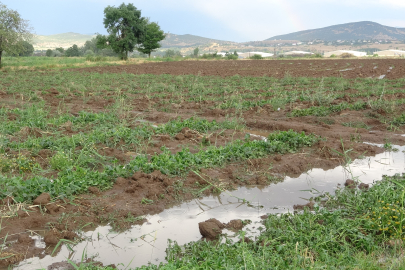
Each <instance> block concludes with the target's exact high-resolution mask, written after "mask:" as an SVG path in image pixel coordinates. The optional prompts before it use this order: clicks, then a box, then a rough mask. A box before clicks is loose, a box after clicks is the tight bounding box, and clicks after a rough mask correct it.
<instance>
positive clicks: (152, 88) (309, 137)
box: [0, 59, 405, 267]
mask: <svg viewBox="0 0 405 270" xmlns="http://www.w3.org/2000/svg"><path fill="white" fill-rule="evenodd" d="M404 74H405V61H404V60H378V59H367V60H352V59H350V60H297V61H289V60H288V61H284V60H281V61H196V62H192V61H184V62H167V63H148V64H141V65H134V66H117V67H97V68H85V69H80V70H78V69H76V70H71V71H40V72H29V71H24V72H18V73H0V80H1V81H2V84H1V85H0V121H1V124H0V127H1V130H0V143H1V152H0V155H1V156H0V169H1V172H2V175H1V179H0V189H1V193H0V196H1V198H2V206H1V207H2V226H1V231H0V237H2V240H4V241H5V242H6V243H7V244H6V246H4V247H3V248H2V249H1V257H2V258H5V259H3V260H1V261H0V266H3V267H5V266H8V265H12V264H15V263H18V262H19V261H21V260H23V259H26V258H30V257H33V256H39V257H41V256H42V257H43V256H46V255H49V254H51V253H52V252H53V251H54V249H55V246H56V245H57V244H58V242H59V241H60V239H67V240H70V241H80V235H81V231H83V230H89V229H91V228H95V227H96V226H97V225H100V224H101V225H105V224H112V226H113V227H114V228H115V229H116V230H125V229H127V228H130V227H131V226H132V225H134V224H140V223H143V222H145V221H146V220H145V218H144V216H145V215H147V214H155V213H160V212H162V211H163V210H164V209H166V208H168V207H169V206H170V205H173V204H175V203H178V202H181V201H187V200H190V199H192V198H196V197H197V198H198V197H202V196H204V195H209V194H213V193H214V194H215V193H216V194H218V193H221V192H222V191H224V190H233V189H235V188H237V187H239V186H247V185H248V186H252V185H260V186H266V185H268V184H270V183H276V182H278V181H281V180H282V179H284V177H285V176H299V175H300V174H302V173H304V172H307V171H308V170H311V169H312V168H322V169H330V168H334V167H336V166H339V165H342V164H345V163H346V162H347V159H348V158H350V159H355V158H361V157H365V156H374V155H376V154H378V153H381V152H383V151H384V150H387V149H388V150H389V149H390V147H391V146H392V145H394V144H396V145H404V144H405V137H403V136H401V134H403V133H404V125H405V114H404V113H403V112H404V111H405V80H404V79H403V77H404ZM234 75H239V76H234ZM381 75H385V77H384V78H383V79H378V78H379V77H380V76H381ZM279 131H282V133H278V132H279ZM275 134H276V135H275ZM363 142H368V143H377V144H382V145H384V146H385V149H384V148H382V147H377V146H374V145H367V144H364V143H363ZM348 150H350V151H348ZM342 184H343V183H342ZM33 235H39V236H44V241H45V243H46V244H47V245H46V247H36V246H35V244H34V240H33V239H32V238H30V237H29V236H33ZM117 263H118V262H117Z"/></svg>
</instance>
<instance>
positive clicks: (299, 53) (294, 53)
mask: <svg viewBox="0 0 405 270" xmlns="http://www.w3.org/2000/svg"><path fill="white" fill-rule="evenodd" d="M310 54H313V53H311V52H303V51H291V52H286V53H284V55H294V56H300V55H302V56H304V55H310Z"/></svg>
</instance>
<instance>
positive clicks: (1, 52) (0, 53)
mask: <svg viewBox="0 0 405 270" xmlns="http://www.w3.org/2000/svg"><path fill="white" fill-rule="evenodd" d="M2 54H3V51H0V69H1V55H2Z"/></svg>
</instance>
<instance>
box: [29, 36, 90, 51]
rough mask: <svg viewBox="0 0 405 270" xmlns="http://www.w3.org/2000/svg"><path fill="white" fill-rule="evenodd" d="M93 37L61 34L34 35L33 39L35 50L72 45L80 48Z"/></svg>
mask: <svg viewBox="0 0 405 270" xmlns="http://www.w3.org/2000/svg"><path fill="white" fill-rule="evenodd" d="M93 37H95V35H82V34H78V33H72V32H69V33H63V34H56V35H49V36H41V35H36V36H35V37H34V47H35V49H37V50H38V49H42V50H43V49H55V48H57V47H62V48H69V47H70V46H72V45H73V44H76V45H77V46H79V47H80V46H82V45H83V44H84V43H85V42H86V41H87V40H90V39H92V38H93Z"/></svg>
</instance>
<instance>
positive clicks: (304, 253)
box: [139, 175, 405, 270]
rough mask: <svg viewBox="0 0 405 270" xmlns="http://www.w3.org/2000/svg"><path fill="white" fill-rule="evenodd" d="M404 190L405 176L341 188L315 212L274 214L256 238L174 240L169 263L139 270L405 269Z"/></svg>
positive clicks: (168, 256) (318, 202) (317, 205)
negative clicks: (180, 242) (367, 186)
mask: <svg viewBox="0 0 405 270" xmlns="http://www.w3.org/2000/svg"><path fill="white" fill-rule="evenodd" d="M404 194H405V176H404V175H403V176H400V175H396V176H393V177H384V178H383V180H382V181H380V182H376V183H375V184H374V185H373V186H372V187H371V188H370V189H369V190H364V189H363V190H357V191H356V190H353V189H350V188H344V189H340V190H337V192H336V195H335V196H331V195H330V194H326V195H327V196H323V197H324V198H318V199H316V201H317V203H316V204H315V208H314V210H313V211H309V210H308V209H307V210H304V211H303V212H300V213H295V214H292V213H287V214H281V215H277V214H271V215H269V217H268V218H267V219H266V220H265V222H264V226H265V228H264V230H263V232H262V233H261V235H260V236H259V237H257V238H256V239H255V241H252V242H248V243H247V242H245V241H241V242H237V243H234V242H233V241H231V240H229V239H228V240H226V241H225V242H216V243H209V242H205V241H198V242H192V243H189V244H186V245H185V246H182V247H181V246H179V245H178V244H177V243H176V242H174V243H170V247H169V249H168V251H167V260H168V262H167V263H166V264H163V263H162V264H161V265H159V266H155V265H149V266H143V267H141V268H139V269H145V270H146V269H161V270H164V269H326V268H327V269H402V267H403V265H404V258H403V256H402V251H401V250H402V249H401V247H402V246H403V240H405V235H404V232H405V226H404V225H405V224H404V223H405V221H404V217H405V215H404V214H405V212H404ZM325 199H327V200H325ZM321 200H322V201H323V202H322V203H321ZM321 205H323V207H321ZM241 236H242V237H244V234H243V233H242V234H241Z"/></svg>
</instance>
